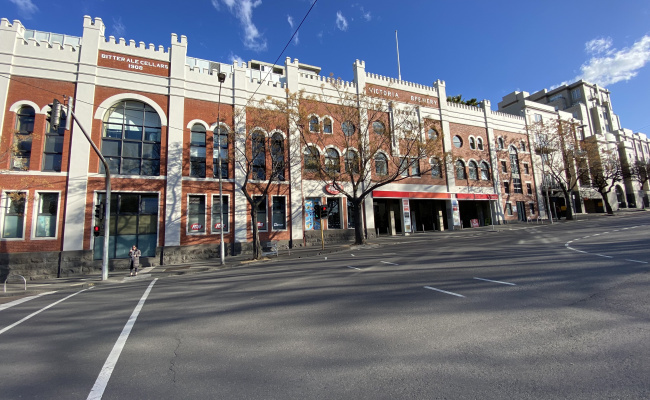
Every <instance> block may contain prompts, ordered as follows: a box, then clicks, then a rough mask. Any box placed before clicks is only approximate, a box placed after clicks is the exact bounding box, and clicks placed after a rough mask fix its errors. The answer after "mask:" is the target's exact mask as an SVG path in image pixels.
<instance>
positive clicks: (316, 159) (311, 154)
mask: <svg viewBox="0 0 650 400" xmlns="http://www.w3.org/2000/svg"><path fill="white" fill-rule="evenodd" d="M303 157H304V159H305V171H309V172H315V171H318V168H319V166H320V153H319V152H318V149H316V148H315V147H313V146H308V147H305V151H304V153H303Z"/></svg>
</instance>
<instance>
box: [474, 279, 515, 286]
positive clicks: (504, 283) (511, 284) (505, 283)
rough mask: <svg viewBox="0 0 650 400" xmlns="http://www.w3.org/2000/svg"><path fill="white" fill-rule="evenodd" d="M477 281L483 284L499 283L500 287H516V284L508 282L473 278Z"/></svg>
mask: <svg viewBox="0 0 650 400" xmlns="http://www.w3.org/2000/svg"><path fill="white" fill-rule="evenodd" d="M474 279H478V280H479V281H485V282H494V283H500V284H502V285H510V286H517V284H516V283H510V282H503V281H493V280H492V279H484V278H476V277H475V278H474Z"/></svg>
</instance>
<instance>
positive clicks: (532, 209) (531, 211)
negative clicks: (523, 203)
mask: <svg viewBox="0 0 650 400" xmlns="http://www.w3.org/2000/svg"><path fill="white" fill-rule="evenodd" d="M528 207H529V208H530V215H534V214H535V203H528Z"/></svg>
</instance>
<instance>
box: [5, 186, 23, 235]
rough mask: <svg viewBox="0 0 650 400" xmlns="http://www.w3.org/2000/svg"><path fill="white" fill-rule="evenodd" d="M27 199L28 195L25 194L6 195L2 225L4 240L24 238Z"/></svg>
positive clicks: (11, 193)
mask: <svg viewBox="0 0 650 400" xmlns="http://www.w3.org/2000/svg"><path fill="white" fill-rule="evenodd" d="M26 199H27V193H25V192H6V193H5V194H4V207H3V210H4V220H3V224H2V237H3V238H4V239H16V238H22V237H23V230H24V226H25V202H26Z"/></svg>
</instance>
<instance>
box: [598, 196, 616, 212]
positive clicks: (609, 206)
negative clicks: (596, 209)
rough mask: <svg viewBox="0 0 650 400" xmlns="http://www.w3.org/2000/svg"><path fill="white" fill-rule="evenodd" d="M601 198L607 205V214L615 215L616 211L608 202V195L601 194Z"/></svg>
mask: <svg viewBox="0 0 650 400" xmlns="http://www.w3.org/2000/svg"><path fill="white" fill-rule="evenodd" d="M600 197H602V198H603V204H605V211H606V212H607V215H614V210H612V206H611V205H610V204H609V201H608V200H607V193H602V192H601V193H600Z"/></svg>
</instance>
